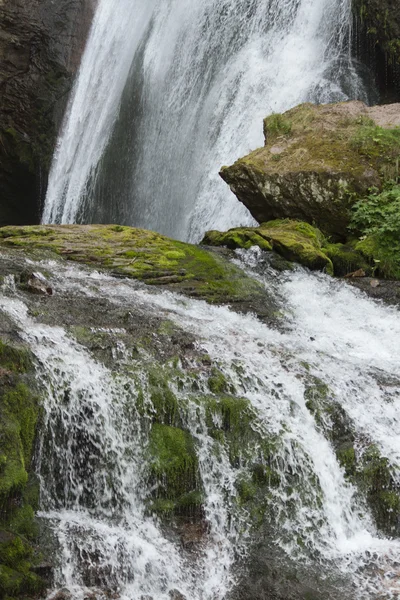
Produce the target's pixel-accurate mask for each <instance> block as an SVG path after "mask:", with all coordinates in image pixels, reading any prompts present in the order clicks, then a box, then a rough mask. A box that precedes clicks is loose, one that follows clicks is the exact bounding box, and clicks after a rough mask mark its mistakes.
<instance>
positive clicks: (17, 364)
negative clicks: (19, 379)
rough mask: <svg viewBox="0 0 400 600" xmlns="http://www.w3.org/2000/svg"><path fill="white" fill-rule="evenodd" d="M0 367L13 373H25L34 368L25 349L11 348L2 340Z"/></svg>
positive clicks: (0, 343) (0, 344)
mask: <svg viewBox="0 0 400 600" xmlns="http://www.w3.org/2000/svg"><path fill="white" fill-rule="evenodd" d="M0 367H2V368H3V369H6V370H7V371H11V372H13V373H25V372H26V371H27V370H28V369H29V368H31V367H32V361H31V359H30V356H29V353H28V352H27V351H26V350H25V349H23V348H16V347H14V346H10V345H8V344H5V343H4V342H3V341H2V340H0Z"/></svg>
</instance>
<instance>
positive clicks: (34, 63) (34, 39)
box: [0, 0, 96, 225]
mask: <svg viewBox="0 0 400 600" xmlns="http://www.w3.org/2000/svg"><path fill="white" fill-rule="evenodd" d="M95 3H96V0H57V2H54V0H29V2H25V1H23V0H3V1H2V2H0V83H1V94H0V224H1V225H5V224H21V223H24V224H27V223H37V222H39V218H40V214H39V213H40V206H41V201H42V200H43V198H44V194H45V191H46V182H47V173H48V170H49V166H50V160H51V156H52V153H53V149H54V144H55V141H56V136H57V131H58V128H59V126H60V124H61V120H62V117H63V113H64V109H65V106H66V102H67V98H68V92H69V90H70V87H71V82H72V78H73V76H74V74H75V72H76V70H77V68H78V65H79V62H80V56H81V54H82V51H83V48H84V45H85V41H86V36H87V33H88V30H89V27H90V24H91V20H92V15H93V10H94V7H95Z"/></svg>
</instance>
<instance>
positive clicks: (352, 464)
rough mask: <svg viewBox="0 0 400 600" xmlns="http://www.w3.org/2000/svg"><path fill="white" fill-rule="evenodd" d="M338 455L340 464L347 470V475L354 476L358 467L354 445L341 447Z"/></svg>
mask: <svg viewBox="0 0 400 600" xmlns="http://www.w3.org/2000/svg"><path fill="white" fill-rule="evenodd" d="M337 457H338V460H339V463H340V465H341V466H342V467H343V469H344V471H345V474H346V477H348V478H354V476H355V475H356V467H357V459H356V452H355V450H354V448H353V447H352V446H350V447H349V448H341V449H340V450H339V451H338V452H337Z"/></svg>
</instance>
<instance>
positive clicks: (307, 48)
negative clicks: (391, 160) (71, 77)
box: [43, 0, 366, 241]
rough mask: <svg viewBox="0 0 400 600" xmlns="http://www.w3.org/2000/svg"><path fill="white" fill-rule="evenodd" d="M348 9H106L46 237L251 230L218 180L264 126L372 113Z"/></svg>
mask: <svg viewBox="0 0 400 600" xmlns="http://www.w3.org/2000/svg"><path fill="white" fill-rule="evenodd" d="M350 23H351V9H350V1H349V0H287V1H284V2H282V1H281V0H223V1H221V0H205V1H203V2H198V1H197V0H172V1H171V2H165V1H164V0H152V1H151V2H145V3H143V2H142V1H141V0H130V1H126V0H114V1H113V0H101V2H100V5H99V8H98V11H97V15H96V20H95V23H94V26H93V29H92V32H91V36H90V40H89V43H88V47H87V50H86V53H85V56H84V59H83V63H82V66H81V69H80V74H79V77H78V80H77V83H76V85H75V89H74V92H73V95H72V98H71V101H70V106H69V109H68V113H67V117H66V120H65V124H64V128H63V132H62V135H61V138H60V141H59V145H58V149H57V152H56V154H55V158H54V161H53V165H52V169H51V174H50V182H49V188H48V194H47V199H46V205H45V209H44V214H43V221H44V222H45V223H49V222H58V223H73V222H118V223H124V224H130V225H135V226H140V227H145V228H147V229H153V230H156V231H160V232H162V233H164V234H167V235H171V236H173V237H175V238H178V239H189V240H192V241H195V240H198V239H200V238H201V236H202V234H203V233H204V231H205V230H206V229H209V228H220V229H225V230H226V229H227V228H228V227H230V226H234V225H240V224H242V225H243V224H250V223H252V219H251V217H250V215H249V214H248V212H247V211H246V209H245V208H244V207H243V206H242V205H241V204H240V203H238V202H237V201H236V199H235V198H234V197H233V195H232V194H231V193H230V191H229V190H228V189H227V187H226V186H225V185H224V183H223V182H222V181H220V180H219V177H218V170H219V168H220V167H221V166H222V165H223V164H227V163H230V162H232V161H234V160H235V159H237V158H238V157H239V156H241V155H243V154H244V153H246V152H248V151H249V150H250V149H254V148H256V147H257V146H259V145H261V144H262V127H261V123H262V118H263V117H265V116H266V115H268V114H270V113H271V112H281V111H284V110H286V109H288V108H290V107H292V106H294V105H296V104H298V103H300V102H303V101H314V102H328V101H337V100H346V99H349V98H351V99H353V98H358V99H364V100H365V99H366V94H365V91H364V90H363V89H362V86H361V84H360V82H359V79H358V77H357V74H356V72H355V69H354V67H353V64H352V61H351V57H350V51H349V35H350V33H349V32H350Z"/></svg>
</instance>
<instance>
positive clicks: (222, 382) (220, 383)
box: [208, 367, 235, 394]
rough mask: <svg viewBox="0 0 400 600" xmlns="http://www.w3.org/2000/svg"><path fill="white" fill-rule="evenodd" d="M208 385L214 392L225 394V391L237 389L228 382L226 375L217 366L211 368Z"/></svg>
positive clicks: (231, 391)
mask: <svg viewBox="0 0 400 600" xmlns="http://www.w3.org/2000/svg"><path fill="white" fill-rule="evenodd" d="M208 387H209V388H210V391H211V392H213V393H214V394H223V393H225V392H230V393H234V391H235V389H234V387H233V385H232V384H231V383H229V382H228V380H227V379H226V377H225V375H224V374H223V373H222V372H221V371H220V370H219V369H217V368H216V367H213V368H212V369H211V377H209V379H208Z"/></svg>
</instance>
